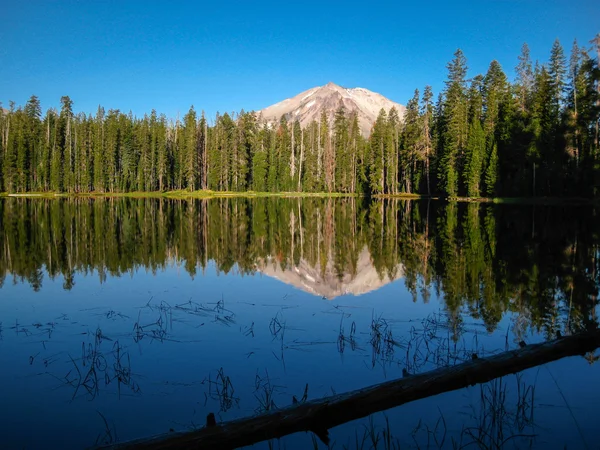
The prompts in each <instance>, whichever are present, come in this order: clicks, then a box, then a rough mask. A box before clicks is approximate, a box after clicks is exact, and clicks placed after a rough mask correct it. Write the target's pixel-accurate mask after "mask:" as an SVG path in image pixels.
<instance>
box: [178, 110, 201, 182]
mask: <svg viewBox="0 0 600 450" xmlns="http://www.w3.org/2000/svg"><path fill="white" fill-rule="evenodd" d="M196 127H197V124H196V111H195V110H194V106H191V107H190V110H189V111H188V113H187V114H186V115H185V116H184V117H183V130H182V135H183V137H182V148H181V152H182V176H183V186H181V187H182V188H186V189H189V190H190V191H193V190H194V189H196V174H197V170H198V130H197V128H196Z"/></svg>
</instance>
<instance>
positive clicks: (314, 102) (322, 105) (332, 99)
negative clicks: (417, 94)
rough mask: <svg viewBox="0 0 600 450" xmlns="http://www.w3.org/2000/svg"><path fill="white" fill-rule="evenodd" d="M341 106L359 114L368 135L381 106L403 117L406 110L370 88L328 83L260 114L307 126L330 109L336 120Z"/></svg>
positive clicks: (364, 133)
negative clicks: (284, 118) (335, 114)
mask: <svg viewBox="0 0 600 450" xmlns="http://www.w3.org/2000/svg"><path fill="white" fill-rule="evenodd" d="M340 106H344V108H345V109H346V111H347V112H348V113H352V112H354V111H356V112H357V113H358V122H359V126H360V130H361V133H362V134H363V136H365V137H367V136H369V134H370V133H371V127H372V126H373V123H374V122H375V120H376V119H377V115H378V114H379V111H380V110H381V108H383V109H385V110H386V111H387V112H389V111H390V109H392V108H396V110H397V111H398V115H399V116H400V117H401V118H402V117H403V116H404V111H405V109H406V108H405V107H404V106H403V105H401V104H399V103H396V102H393V101H391V100H389V99H387V98H385V97H384V96H383V95H381V94H378V93H376V92H372V91H369V90H368V89H364V88H352V89H348V88H344V87H341V86H338V85H337V84H334V83H327V84H326V85H325V86H317V87H314V88H312V89H309V90H307V91H304V92H302V93H300V94H298V95H296V96H295V97H292V98H288V99H286V100H283V101H281V102H279V103H276V104H274V105H271V106H269V107H267V108H265V109H263V110H261V111H258V113H259V114H261V115H262V117H263V119H264V120H266V121H267V122H276V121H278V120H279V119H280V118H281V116H286V118H287V119H288V120H292V119H294V120H296V119H297V120H299V121H300V124H301V125H302V126H306V125H307V124H309V123H310V122H311V121H313V120H316V121H319V119H320V117H321V112H322V111H323V110H325V111H326V112H327V114H328V115H329V119H330V120H333V115H334V113H335V111H336V110H337V109H338V108H339V107H340Z"/></svg>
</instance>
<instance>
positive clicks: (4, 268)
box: [0, 198, 600, 449]
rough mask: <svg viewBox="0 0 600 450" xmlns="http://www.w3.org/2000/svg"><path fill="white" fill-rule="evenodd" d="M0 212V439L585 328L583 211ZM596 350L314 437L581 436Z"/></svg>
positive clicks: (461, 443) (242, 207)
mask: <svg viewBox="0 0 600 450" xmlns="http://www.w3.org/2000/svg"><path fill="white" fill-rule="evenodd" d="M0 221H1V222H0V286H1V289H0V405H2V408H0V448H7V449H13V448H15V449H16V448H27V449H38V448H84V447H90V446H93V445H94V444H95V443H102V442H110V441H114V440H115V439H118V440H128V439H132V438H137V437H142V436H148V435H153V434H157V433H162V432H168V431H169V430H170V429H175V430H184V429H192V428H194V427H198V426H202V425H203V424H204V423H205V418H206V415H207V414H208V413H209V412H214V413H215V414H216V415H217V418H218V420H219V421H221V420H230V419H233V418H238V417H243V416H247V415H251V414H255V413H256V412H261V411H265V410H269V409H273V408H277V407H282V406H286V405H289V404H290V403H291V402H292V396H296V397H297V398H298V399H300V400H301V399H302V397H303V396H304V394H305V393H306V397H307V398H308V399H315V398H319V397H323V396H326V395H330V394H332V393H333V392H337V393H341V392H344V391H347V390H351V389H357V388H360V387H363V386H366V385H370V384H374V383H377V382H380V381H384V380H387V379H394V378H398V377H401V376H402V372H403V369H406V370H407V371H408V372H409V373H418V372H424V371H428V370H431V369H433V368H436V367H439V366H444V365H453V364H457V363H460V362H462V361H464V360H469V359H470V358H471V354H472V353H473V352H477V354H478V355H479V356H486V355H490V354H493V353H497V352H500V351H504V350H505V349H507V348H515V347H517V343H518V342H519V341H520V340H522V339H524V340H526V341H527V342H539V341H543V340H546V339H551V338H554V337H555V336H556V334H557V332H559V331H560V332H561V333H562V334H570V333H573V332H576V331H579V330H583V329H586V328H588V327H592V326H596V323H597V310H598V307H597V305H598V283H599V279H598V268H597V262H598V256H599V252H598V251H599V244H600V242H599V241H600V236H599V234H598V230H599V229H600V228H599V227H598V226H599V225H600V218H599V217H598V214H597V211H596V210H595V209H594V208H592V207H556V206H499V205H478V204H447V203H440V202H415V201H413V202H410V201H375V202H371V203H367V202H365V201H362V200H354V199H335V200H334V199H330V200H324V199H304V200H298V199H213V200H202V201H201V200H198V201H176V200H157V199H96V200H90V199H80V200H64V199H63V200H58V199H57V200H43V199H22V198H10V199H4V200H0ZM594 358H595V356H594V355H586V356H585V357H575V358H568V359H565V360H562V361H559V362H556V363H552V364H548V365H545V366H542V367H538V368H535V369H532V370H529V371H526V372H524V373H522V374H521V375H519V376H509V377H505V378H503V379H501V380H498V381H495V382H491V383H488V384H486V385H484V386H474V387H470V388H468V389H464V390H462V391H457V392H453V393H448V394H443V395H440V396H437V397H432V398H429V399H425V400H422V401H418V402H415V403H413V404H408V405H404V406H401V407H398V408H395V409H394V410H390V411H387V412H386V413H385V416H384V415H383V414H381V413H380V414H377V415H375V416H374V417H372V418H371V419H370V420H368V419H367V420H363V421H357V422H354V423H350V424H347V425H344V426H341V427H338V428H336V429H333V430H331V436H332V440H334V441H335V447H334V448H356V446H357V445H356V443H357V442H358V443H359V445H358V446H359V447H360V448H373V444H372V439H371V438H374V437H375V435H376V434H377V433H379V436H380V438H381V436H382V434H381V433H383V432H384V431H386V432H387V431H388V430H390V431H391V432H392V435H393V438H394V439H395V440H397V443H398V444H399V445H401V446H402V448H525V447H526V448H529V447H532V448H565V446H566V448H599V447H598V441H597V423H598V420H597V414H598V409H599V408H598V405H600V392H599V391H598V389H597V382H598V379H599V377H600V369H598V364H594V361H595V360H594ZM307 386H308V388H307ZM386 418H387V423H388V424H389V425H386ZM312 446H313V444H312V441H311V437H310V436H309V435H307V434H297V435H294V436H290V437H288V438H286V439H284V440H282V441H281V442H274V443H272V447H271V448H288V449H293V448H313V447H312ZM256 447H257V448H268V444H266V443H265V444H262V445H261V446H256ZM320 448H325V447H324V446H323V445H322V444H321V447H320ZM377 448H387V447H386V446H385V445H384V444H383V442H380V443H379V444H378V446H377Z"/></svg>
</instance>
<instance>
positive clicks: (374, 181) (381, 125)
mask: <svg viewBox="0 0 600 450" xmlns="http://www.w3.org/2000/svg"><path fill="white" fill-rule="evenodd" d="M387 131H388V123H387V113H386V112H385V110H384V109H381V110H380V111H379V115H378V116H377V120H376V121H375V124H374V125H373V130H372V132H371V136H370V139H369V147H370V152H369V153H370V160H369V176H368V180H369V190H370V192H371V193H372V194H383V193H384V192H385V144H386V136H387Z"/></svg>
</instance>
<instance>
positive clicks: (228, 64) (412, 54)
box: [0, 0, 600, 117]
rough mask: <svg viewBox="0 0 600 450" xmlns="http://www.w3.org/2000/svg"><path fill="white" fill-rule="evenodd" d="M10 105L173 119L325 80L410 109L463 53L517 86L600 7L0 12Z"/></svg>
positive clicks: (536, 0)
mask: <svg viewBox="0 0 600 450" xmlns="http://www.w3.org/2000/svg"><path fill="white" fill-rule="evenodd" d="M0 10H1V13H0V20H1V22H0V23H1V25H0V101H2V102H3V104H4V105H5V106H6V105H7V104H8V101H9V100H14V101H15V102H16V103H17V104H21V105H23V104H25V102H26V101H27V99H28V98H29V96H30V95H31V94H36V95H38V96H39V97H40V99H41V101H42V107H43V108H44V110H45V109H46V108H48V107H50V106H56V107H58V105H59V99H60V97H61V96H62V95H69V96H70V97H71V99H72V100H73V101H74V109H75V110H76V111H84V112H95V110H96V108H97V106H98V104H101V105H102V106H104V107H105V108H106V109H110V108H115V109H121V110H123V111H125V112H128V111H129V110H131V111H132V112H133V113H134V114H136V115H143V114H144V113H145V112H150V111H151V110H152V109H153V108H154V109H156V110H157V111H158V112H164V113H166V114H167V115H168V116H169V117H175V116H176V115H177V113H178V111H179V112H181V114H183V113H185V112H186V111H187V109H188V108H189V106H190V105H191V104H193V105H194V106H195V107H196V109H197V110H202V109H204V110H205V111H206V112H207V113H208V114H209V115H210V116H212V115H214V113H215V112H217V111H220V112H226V111H239V110H240V109H242V108H244V109H246V110H252V109H261V108H263V107H265V106H268V105H270V104H272V103H275V102H277V101H280V100H282V99H284V98H287V97H290V96H293V95H295V94H297V93H299V92H301V91H303V90H306V89H308V88H311V87H313V86H317V85H323V84H325V83H327V82H328V81H333V82H335V83H337V84H340V85H342V86H346V87H357V86H360V87H365V88H367V89H371V90H373V91H376V92H380V93H381V94H383V95H385V96H386V97H389V98H391V99H392V100H395V101H398V102H400V103H403V104H405V103H406V102H407V100H408V99H409V98H410V97H411V96H412V93H413V91H414V89H415V88H416V87H419V88H422V87H423V86H424V85H425V84H431V85H432V86H433V88H434V93H435V94H436V95H437V93H438V92H439V90H440V89H442V88H443V81H444V79H445V77H446V64H447V62H448V61H449V60H450V59H451V58H452V55H453V53H454V51H455V50H456V49H457V48H459V47H460V48H461V49H462V50H463V51H464V53H465V55H466V57H467V60H468V65H469V75H470V76H471V75H475V74H477V73H481V72H485V71H486V69H487V66H488V65H489V63H490V61H491V60H492V59H497V60H498V61H499V62H500V64H501V65H502V67H503V68H504V70H505V72H506V73H507V75H508V76H509V78H510V79H511V80H512V78H513V68H514V66H515V65H516V63H517V56H518V55H519V53H520V48H521V45H522V43H523V42H527V43H528V44H529V46H530V48H531V54H532V58H533V59H534V60H535V59H539V60H540V61H541V62H545V61H546V60H547V59H548V55H549V52H550V47H551V46H552V43H553V41H554V39H555V38H559V39H560V41H561V43H562V44H563V47H564V48H565V51H566V52H568V51H569V50H570V48H571V45H572V42H573V39H575V38H576V39H577V40H578V41H579V43H580V44H585V45H586V46H587V45H588V41H589V40H590V39H591V38H593V37H594V35H595V34H596V33H598V32H600V2H599V1H597V0H589V1H588V0H579V1H574V0H571V1H566V0H564V1H563V0H560V1H553V0H544V1H543V0H495V1H486V0H478V1H469V2H464V1H460V2H459V1H448V0H444V1H439V2H438V1H431V0H430V1H416V2H411V3H408V2H401V1H394V2H389V3H386V2H377V1H370V2H364V1H363V2H352V1H344V2H339V3H338V2H326V1H324V0H322V1H316V2H313V1H304V2H298V1H278V2H269V1H261V0H259V1H239V2H238V1H223V2H221V1H218V0H217V1H195V2H192V1H190V2H183V1H182V2H166V1H165V2H152V1H139V2H138V1H135V2H134V1H129V2H128V1H92V0H82V1H58V0H43V1H23V0H20V1H14V0H2V1H0Z"/></svg>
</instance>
